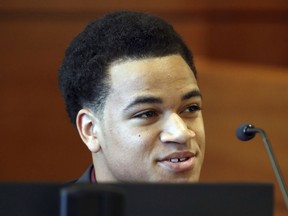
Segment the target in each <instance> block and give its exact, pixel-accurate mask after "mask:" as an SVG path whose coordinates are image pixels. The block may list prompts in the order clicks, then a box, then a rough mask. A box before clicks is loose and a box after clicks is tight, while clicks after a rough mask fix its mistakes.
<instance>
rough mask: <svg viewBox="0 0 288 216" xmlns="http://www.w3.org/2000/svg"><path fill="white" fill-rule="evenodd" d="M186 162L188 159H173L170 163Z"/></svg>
mask: <svg viewBox="0 0 288 216" xmlns="http://www.w3.org/2000/svg"><path fill="white" fill-rule="evenodd" d="M185 160H186V158H172V159H170V162H172V163H178V162H183V161H185Z"/></svg>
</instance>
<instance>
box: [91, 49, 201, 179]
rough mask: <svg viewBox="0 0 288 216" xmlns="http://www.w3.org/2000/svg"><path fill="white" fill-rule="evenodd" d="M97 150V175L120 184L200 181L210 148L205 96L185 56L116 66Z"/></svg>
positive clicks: (125, 62)
mask: <svg viewBox="0 0 288 216" xmlns="http://www.w3.org/2000/svg"><path fill="white" fill-rule="evenodd" d="M109 72H110V81H111V92H110V94H109V95H108V97H107V99H106V103H105V106H104V111H103V116H102V118H101V119H102V120H101V123H100V124H99V125H98V133H97V139H98V141H99V144H100V146H101V149H100V151H99V152H97V153H95V154H94V156H93V158H94V165H95V169H96V178H97V180H98V181H99V182H101V181H110V182H113V181H118V182H122V181H124V182H195V181H198V179H199V175H200V170H201V166H202V162H203V158H204V151H205V133H204V126H203V119H202V113H201V107H202V102H201V95H200V92H199V88H198V86H197V82H196V79H195V77H194V75H193V73H192V71H191V69H190V68H189V67H188V65H187V64H186V62H185V61H184V60H183V59H182V57H181V56H180V55H171V56H166V57H161V58H149V59H142V60H128V61H124V62H120V63H118V64H117V63H115V64H113V65H112V66H111V67H110V70H109Z"/></svg>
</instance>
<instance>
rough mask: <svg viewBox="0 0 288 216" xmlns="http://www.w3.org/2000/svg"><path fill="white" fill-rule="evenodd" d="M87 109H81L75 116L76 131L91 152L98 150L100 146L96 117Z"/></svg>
mask: <svg viewBox="0 0 288 216" xmlns="http://www.w3.org/2000/svg"><path fill="white" fill-rule="evenodd" d="M94 115H95V114H94V113H92V112H91V111H90V110H88V109H81V110H80V111H79V112H78V114H77V118H76V125H77V130H78V133H79V135H80V137H81V139H82V141H83V142H84V143H85V144H86V146H87V148H88V149H89V150H90V151H91V152H92V153H97V152H98V151H100V149H101V146H100V144H99V139H98V137H97V133H96V127H95V126H96V124H97V118H96V117H95V116H94Z"/></svg>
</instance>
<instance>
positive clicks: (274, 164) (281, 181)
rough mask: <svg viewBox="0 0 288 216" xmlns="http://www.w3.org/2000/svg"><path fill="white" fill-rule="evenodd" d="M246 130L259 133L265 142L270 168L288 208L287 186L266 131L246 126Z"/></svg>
mask: <svg viewBox="0 0 288 216" xmlns="http://www.w3.org/2000/svg"><path fill="white" fill-rule="evenodd" d="M246 132H247V133H251V134H252V133H253V134H255V133H259V134H260V135H261V138H262V140H263V142H264V144H265V148H266V151H267V153H268V156H269V159H270V161H271V164H272V168H273V170H274V173H275V176H276V178H277V181H278V184H279V187H280V190H281V193H282V195H283V198H284V201H285V205H286V208H287V209H288V194H287V187H286V185H285V181H284V178H283V177H282V175H281V172H280V169H279V166H278V163H277V161H276V157H275V156H274V153H273V151H272V147H271V145H270V142H269V140H268V137H267V136H266V133H265V131H264V130H262V129H261V128H255V127H253V126H252V127H248V128H246Z"/></svg>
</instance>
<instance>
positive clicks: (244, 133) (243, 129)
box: [236, 124, 256, 141]
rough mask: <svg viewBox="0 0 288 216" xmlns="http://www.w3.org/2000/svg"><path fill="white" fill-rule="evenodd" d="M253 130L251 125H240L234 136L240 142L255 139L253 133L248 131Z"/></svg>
mask: <svg viewBox="0 0 288 216" xmlns="http://www.w3.org/2000/svg"><path fill="white" fill-rule="evenodd" d="M253 128H255V127H254V126H253V125H252V124H242V125H240V126H239V127H238V128H237V130H236V136H237V138H238V139H239V140H241V141H248V140H251V139H253V138H254V137H255V134H256V133H255V131H251V130H250V131H249V129H253Z"/></svg>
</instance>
